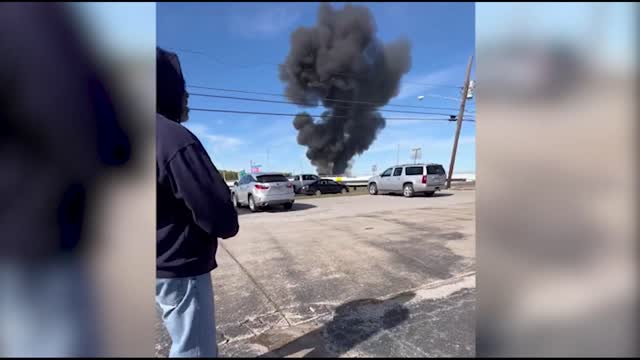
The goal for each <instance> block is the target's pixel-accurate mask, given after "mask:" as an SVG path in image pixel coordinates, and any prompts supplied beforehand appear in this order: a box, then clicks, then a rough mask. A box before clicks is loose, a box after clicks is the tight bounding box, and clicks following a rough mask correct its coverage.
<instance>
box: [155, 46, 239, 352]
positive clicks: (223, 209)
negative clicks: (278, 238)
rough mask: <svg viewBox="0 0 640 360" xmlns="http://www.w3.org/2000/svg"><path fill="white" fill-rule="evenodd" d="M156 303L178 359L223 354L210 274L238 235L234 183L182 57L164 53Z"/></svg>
mask: <svg viewBox="0 0 640 360" xmlns="http://www.w3.org/2000/svg"><path fill="white" fill-rule="evenodd" d="M156 55H157V56H156V60H157V63H156V72H157V73H156V76H157V82H156V89H157V93H156V94H157V111H156V112H157V114H156V171H157V175H156V176H157V190H156V191H157V203H156V206H157V242H156V245H157V254H156V276H157V280H156V303H157V304H158V306H159V307H160V309H161V312H162V319H163V320H164V324H165V326H166V328H167V331H168V333H169V335H170V336H171V340H172V345H171V350H170V354H169V355H170V356H171V357H216V356H217V344H216V329H215V314H214V302H213V301H214V298H213V287H212V282H211V275H210V272H211V271H212V270H213V269H215V268H216V267H217V264H216V259H215V255H216V249H217V246H218V243H217V239H218V238H222V239H227V238H230V237H233V236H235V235H236V234H237V233H238V228H239V227H238V215H237V213H236V210H235V208H234V206H233V203H232V202H231V196H230V193H229V188H228V186H227V184H226V183H225V181H224V180H223V179H222V177H221V176H220V173H219V172H218V170H217V169H216V167H215V166H214V165H213V163H212V162H211V159H210V158H209V156H208V155H207V152H206V151H205V149H204V147H203V146H202V144H201V143H200V141H199V140H198V138H197V137H196V136H195V135H194V134H192V133H191V132H190V131H189V130H187V128H185V127H184V126H182V125H181V124H180V123H182V122H184V121H186V120H187V119H188V108H187V98H188V94H187V92H186V90H185V82H184V78H183V76H182V70H181V68H180V62H179V60H178V57H177V55H176V54H174V53H171V52H168V51H166V50H164V49H161V48H157V50H156Z"/></svg>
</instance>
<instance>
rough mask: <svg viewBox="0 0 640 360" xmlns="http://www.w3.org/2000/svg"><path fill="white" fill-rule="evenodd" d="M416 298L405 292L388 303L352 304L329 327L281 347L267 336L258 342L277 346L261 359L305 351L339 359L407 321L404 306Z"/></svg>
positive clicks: (337, 312)
mask: <svg viewBox="0 0 640 360" xmlns="http://www.w3.org/2000/svg"><path fill="white" fill-rule="evenodd" d="M414 297H415V293H413V292H406V293H402V294H400V295H397V296H395V297H393V298H390V299H387V300H377V299H360V300H354V301H350V302H348V303H345V304H343V305H340V306H338V307H337V308H336V310H335V313H334V316H333V319H332V320H331V321H330V322H329V323H327V324H325V325H324V326H322V327H320V328H319V329H316V330H314V331H311V332H309V333H307V334H305V335H303V336H301V337H299V338H297V339H295V340H293V341H291V342H288V343H286V344H284V345H281V346H279V345H278V344H274V343H273V341H272V340H271V339H270V338H269V336H268V335H266V334H262V335H259V336H258V337H257V339H256V340H257V342H258V343H260V344H261V345H264V346H267V347H268V348H271V347H274V346H276V348H275V349H271V351H269V352H268V353H266V354H263V355H261V356H260V357H262V358H273V357H286V356H291V355H294V354H296V353H300V352H304V351H308V352H307V353H306V354H304V356H303V357H309V358H314V357H338V356H340V355H343V354H345V353H346V352H348V351H349V350H351V349H353V348H354V347H355V346H357V345H358V344H360V343H362V342H364V341H366V340H367V339H369V338H371V337H372V336H374V335H376V334H377V333H379V332H381V331H383V330H388V329H391V328H394V327H396V326H398V325H400V324H402V323H403V322H405V321H407V320H408V319H409V309H408V308H407V307H406V306H404V304H405V303H406V302H408V301H410V300H411V299H413V298H414ZM297 355H300V354H297Z"/></svg>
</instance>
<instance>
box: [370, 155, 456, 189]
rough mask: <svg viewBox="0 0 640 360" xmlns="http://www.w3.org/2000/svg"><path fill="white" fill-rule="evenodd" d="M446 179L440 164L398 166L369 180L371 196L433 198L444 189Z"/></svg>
mask: <svg viewBox="0 0 640 360" xmlns="http://www.w3.org/2000/svg"><path fill="white" fill-rule="evenodd" d="M446 178H447V176H446V173H445V171H444V167H442V165H440V164H433V163H429V164H411V165H396V166H394V167H390V168H388V169H387V170H385V171H383V172H382V174H380V175H378V176H374V177H372V178H371V179H369V181H368V187H369V194H371V195H377V194H378V193H400V192H401V193H402V194H403V195H404V196H405V197H412V196H414V195H415V194H418V193H422V194H425V195H427V196H432V195H433V194H434V193H435V192H436V191H440V190H442V189H444V187H445V181H446Z"/></svg>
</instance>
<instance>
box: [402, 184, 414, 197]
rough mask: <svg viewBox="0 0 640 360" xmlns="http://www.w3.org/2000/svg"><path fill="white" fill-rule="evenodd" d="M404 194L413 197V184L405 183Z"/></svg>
mask: <svg viewBox="0 0 640 360" xmlns="http://www.w3.org/2000/svg"><path fill="white" fill-rule="evenodd" d="M402 194H403V195H404V197H408V198H409V197H413V194H414V193H413V185H411V184H405V185H404V187H403V188H402Z"/></svg>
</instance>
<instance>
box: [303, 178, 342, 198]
mask: <svg viewBox="0 0 640 360" xmlns="http://www.w3.org/2000/svg"><path fill="white" fill-rule="evenodd" d="M348 192H349V187H348V186H347V185H344V184H340V183H338V182H335V181H333V180H329V179H320V180H318V181H314V182H312V183H311V184H309V185H305V186H303V187H302V189H300V193H301V194H306V195H314V194H315V195H321V194H340V193H342V194H346V193H348Z"/></svg>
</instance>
